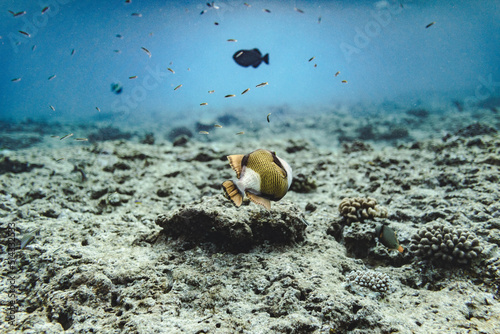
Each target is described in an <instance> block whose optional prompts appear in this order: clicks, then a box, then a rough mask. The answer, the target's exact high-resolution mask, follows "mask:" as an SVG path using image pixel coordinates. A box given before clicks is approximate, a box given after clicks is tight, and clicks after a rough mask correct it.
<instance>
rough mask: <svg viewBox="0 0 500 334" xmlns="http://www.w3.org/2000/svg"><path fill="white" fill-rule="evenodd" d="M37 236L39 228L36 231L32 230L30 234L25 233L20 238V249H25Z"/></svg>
mask: <svg viewBox="0 0 500 334" xmlns="http://www.w3.org/2000/svg"><path fill="white" fill-rule="evenodd" d="M37 235H40V228H37V229H36V230H33V231H31V232H28V233H25V234H24V235H23V237H22V238H21V249H25V248H26V246H28V245H29V244H30V243H31V242H32V241H33V240H35V237H36V236H37Z"/></svg>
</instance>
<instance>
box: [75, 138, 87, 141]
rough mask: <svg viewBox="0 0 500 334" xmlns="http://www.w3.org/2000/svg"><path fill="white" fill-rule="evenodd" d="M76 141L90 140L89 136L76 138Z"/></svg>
mask: <svg viewBox="0 0 500 334" xmlns="http://www.w3.org/2000/svg"><path fill="white" fill-rule="evenodd" d="M75 140H76V141H89V140H88V138H75Z"/></svg>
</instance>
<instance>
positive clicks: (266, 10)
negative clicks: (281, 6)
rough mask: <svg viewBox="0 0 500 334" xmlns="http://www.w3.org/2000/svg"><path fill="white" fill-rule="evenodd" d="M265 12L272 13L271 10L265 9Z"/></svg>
mask: <svg viewBox="0 0 500 334" xmlns="http://www.w3.org/2000/svg"><path fill="white" fill-rule="evenodd" d="M263 11H264V12H266V13H270V12H271V11H270V10H269V9H266V8H264V9H263Z"/></svg>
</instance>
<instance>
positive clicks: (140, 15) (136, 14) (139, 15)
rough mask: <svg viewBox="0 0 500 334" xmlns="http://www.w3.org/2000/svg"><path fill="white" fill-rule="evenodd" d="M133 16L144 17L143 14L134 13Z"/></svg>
mask: <svg viewBox="0 0 500 334" xmlns="http://www.w3.org/2000/svg"><path fill="white" fill-rule="evenodd" d="M132 16H136V17H142V14H141V13H132Z"/></svg>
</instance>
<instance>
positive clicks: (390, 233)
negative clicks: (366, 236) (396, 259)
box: [375, 224, 404, 253]
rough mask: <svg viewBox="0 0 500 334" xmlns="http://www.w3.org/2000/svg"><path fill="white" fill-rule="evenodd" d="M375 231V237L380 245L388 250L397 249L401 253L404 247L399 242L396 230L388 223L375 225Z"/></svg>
mask: <svg viewBox="0 0 500 334" xmlns="http://www.w3.org/2000/svg"><path fill="white" fill-rule="evenodd" d="M375 233H376V234H377V238H378V240H379V241H380V243H381V244H382V245H384V246H385V247H387V248H389V249H390V250H397V251H399V252H400V253H403V251H404V248H403V246H401V245H400V244H399V241H398V238H397V235H396V232H395V231H394V230H393V229H392V228H390V227H389V226H388V225H385V224H381V225H377V227H376V228H375Z"/></svg>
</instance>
